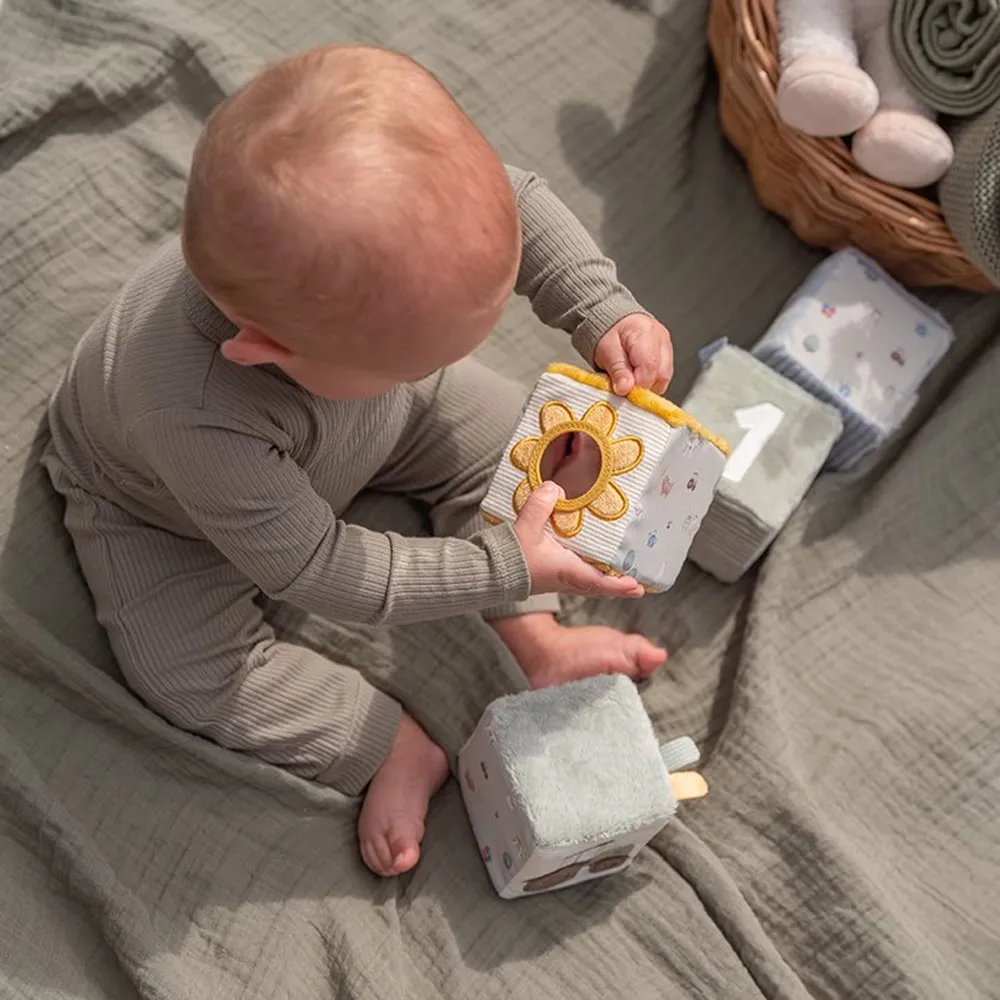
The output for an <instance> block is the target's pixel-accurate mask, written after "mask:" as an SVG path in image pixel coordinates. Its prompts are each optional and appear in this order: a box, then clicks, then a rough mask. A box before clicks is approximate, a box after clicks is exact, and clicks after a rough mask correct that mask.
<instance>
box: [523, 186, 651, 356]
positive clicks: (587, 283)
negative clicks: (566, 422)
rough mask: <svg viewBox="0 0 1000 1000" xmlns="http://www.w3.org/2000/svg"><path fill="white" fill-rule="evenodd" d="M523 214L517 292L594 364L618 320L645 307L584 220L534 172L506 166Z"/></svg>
mask: <svg viewBox="0 0 1000 1000" xmlns="http://www.w3.org/2000/svg"><path fill="white" fill-rule="evenodd" d="M507 172H508V174H509V176H510V179H511V184H512V185H513V187H514V194H515V196H516V198H517V207H518V210H519V212H520V214H521V227H522V232H523V235H522V251H521V254H522V255H521V269H520V273H519V274H518V277H517V288H516V291H517V293H518V294H519V295H525V296H527V297H528V298H529V299H530V300H531V306H532V309H533V310H534V312H535V315H536V316H537V317H538V318H539V319H540V320H541V321H542V322H543V323H545V324H546V326H551V327H553V328H554V329H557V330H565V331H566V332H567V333H569V334H572V336H573V346H574V347H575V348H576V349H577V351H578V352H579V353H580V355H581V356H582V357H583V358H584V359H585V360H586V361H587V362H588V364H593V361H594V350H595V349H596V347H597V344H598V341H600V339H601V337H603V336H604V334H605V333H607V331H608V330H609V329H610V328H611V327H612V326H614V325H615V323H617V322H618V321H619V320H620V319H623V318H624V317H625V316H628V315H631V314H632V313H637V312H644V311H645V310H644V309H643V308H642V306H640V305H639V303H638V302H636V300H635V299H634V298H633V296H632V293H631V292H630V291H629V290H628V289H627V288H626V287H625V286H624V285H623V284H622V283H621V282H620V281H619V280H618V270H617V268H616V267H615V264H614V262H613V261H611V260H609V259H608V258H607V257H605V256H604V254H603V253H601V251H600V249H599V248H598V246H597V244H596V243H595V242H594V239H593V237H592V236H591V235H590V233H588V232H587V230H586V228H585V227H584V225H583V223H581V222H580V220H579V219H578V218H577V217H576V216H575V215H574V214H573V213H572V212H571V211H570V210H569V209H568V208H567V207H566V206H565V205H564V204H563V203H562V202H561V201H560V200H559V198H557V197H556V195H555V194H553V192H552V191H551V189H550V188H549V186H548V184H546V182H545V181H544V180H542V178H541V177H539V176H538V175H537V174H532V173H528V172H526V171H524V170H519V169H517V168H516V167H508V168H507Z"/></svg>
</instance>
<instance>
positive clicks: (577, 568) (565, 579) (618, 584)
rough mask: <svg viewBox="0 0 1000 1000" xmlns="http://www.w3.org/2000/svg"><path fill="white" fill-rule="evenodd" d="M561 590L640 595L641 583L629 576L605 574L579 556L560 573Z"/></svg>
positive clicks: (600, 594)
mask: <svg viewBox="0 0 1000 1000" xmlns="http://www.w3.org/2000/svg"><path fill="white" fill-rule="evenodd" d="M560 577H561V579H562V583H563V592H564V593H568V594H579V595H580V596H582V597H642V595H643V594H644V593H645V591H644V590H643V588H642V585H641V584H640V583H638V582H637V581H636V580H633V579H632V578H631V577H630V576H606V575H605V574H604V573H602V572H600V570H597V569H595V568H594V567H593V566H591V565H590V564H589V563H585V562H584V561H583V560H582V559H581V558H580V557H579V556H576V555H574V556H572V560H571V562H570V563H569V565H568V566H567V568H566V569H565V570H563V572H562V573H561V574H560Z"/></svg>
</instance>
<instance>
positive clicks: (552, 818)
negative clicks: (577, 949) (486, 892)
mask: <svg viewBox="0 0 1000 1000" xmlns="http://www.w3.org/2000/svg"><path fill="white" fill-rule="evenodd" d="M698 758H699V753H698V749H697V747H696V746H695V744H694V743H693V742H692V741H691V740H690V739H688V738H687V737H682V738H680V739H676V740H672V741H671V742H669V743H666V744H664V745H662V746H661V745H660V744H659V742H658V741H657V738H656V735H655V733H654V732H653V726H652V724H651V723H650V721H649V716H648V715H647V714H646V711H645V709H644V708H643V705H642V700H641V699H640V697H639V693H638V691H637V690H636V688H635V685H634V684H633V683H632V682H631V681H630V680H628V679H627V678H626V677H623V676H621V675H616V676H609V677H592V678H589V679H587V680H582V681H575V682H573V683H570V684H564V685H562V686H561V687H554V688H546V689H544V690H541V691H531V692H526V693H524V694H518V695H511V696H509V697H506V698H500V699H498V700H497V701H495V702H493V703H492V704H491V705H490V706H489V707H488V708H487V709H486V712H485V713H484V714H483V717H482V719H481V721H480V723H479V725H478V726H477V727H476V730H475V732H474V733H473V734H472V736H471V738H470V739H469V741H468V743H466V745H465V747H464V748H463V749H462V751H461V753H460V754H459V759H458V768H459V780H460V782H461V786H462V796H463V798H464V800H465V806H466V811H467V812H468V814H469V819H470V822H471V824H472V829H473V831H474V833H475V836H476V841H477V843H478V846H479V851H480V854H481V855H482V858H483V863H484V864H485V865H486V870H487V872H488V873H489V876H490V880H491V881H492V882H493V886H494V888H495V889H496V891H497V893H498V894H499V895H500V896H501V897H503V898H504V899H512V898H515V897H519V896H527V895H533V894H535V893H540V892H546V891H549V890H551V889H561V888H565V887H566V886H570V885H574V884H576V883H579V882H585V881H588V880H589V879H594V878H598V877H600V876H602V875H611V874H614V873H617V872H620V871H622V870H624V869H625V868H626V867H627V866H628V865H629V863H630V862H631V861H632V859H633V858H634V857H635V855H636V854H637V853H638V851H639V849H640V848H641V847H642V846H643V845H644V844H646V843H647V842H648V841H649V840H650V839H651V838H652V837H653V836H655V835H656V834H657V833H658V832H659V831H660V830H661V829H662V828H663V827H664V826H665V825H666V823H667V822H668V821H669V820H670V819H671V817H672V816H673V815H674V813H675V811H676V810H677V803H678V801H679V800H683V799H694V798H700V797H701V796H703V795H704V794H705V793H706V792H707V791H708V786H707V784H706V783H705V779H704V778H703V777H702V776H701V775H700V774H698V773H697V772H696V771H690V770H685V769H686V768H689V767H690V766H691V765H693V764H695V763H696V762H697V761H698Z"/></svg>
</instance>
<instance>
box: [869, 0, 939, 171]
mask: <svg viewBox="0 0 1000 1000" xmlns="http://www.w3.org/2000/svg"><path fill="white" fill-rule="evenodd" d="M854 4H855V15H856V21H857V32H858V41H859V43H860V45H861V65H862V66H863V67H864V69H865V70H866V71H867V73H868V74H869V76H870V77H871V78H872V79H873V80H874V81H875V85H876V87H877V88H878V93H879V105H878V110H877V111H876V112H875V114H874V115H872V117H871V118H870V119H869V120H868V122H867V123H866V124H865V125H864V126H863V127H862V128H861V130H860V131H859V132H858V133H857V135H855V137H854V143H853V145H852V147H851V150H852V152H853V154H854V159H855V160H857V162H858V165H859V166H860V167H861V169H862V170H865V171H867V172H868V173H869V174H871V175H872V176H873V177H878V178H879V179H880V180H883V181H888V182H889V183H890V184H896V185H898V186H899V187H905V188H920V187H926V186H927V185H928V184H933V183H934V182H935V181H938V180H940V179H941V177H942V176H944V173H945V171H946V170H947V169H948V168H949V167H950V166H951V161H952V159H953V158H954V155H955V151H954V149H953V147H952V144H951V139H949V138H948V135H947V133H946V132H945V131H944V129H942V128H941V126H940V125H938V124H937V122H936V121H935V115H934V112H933V111H931V109H930V108H928V107H927V105H925V104H924V103H923V102H922V101H920V100H919V99H918V98H917V97H916V96H915V95H914V94H913V92H912V91H911V90H910V88H909V85H908V84H907V83H906V80H905V79H904V77H903V75H902V74H901V73H900V72H899V69H898V68H897V66H896V63H895V60H894V59H893V57H892V51H891V48H890V44H889V28H888V19H889V7H890V0H854Z"/></svg>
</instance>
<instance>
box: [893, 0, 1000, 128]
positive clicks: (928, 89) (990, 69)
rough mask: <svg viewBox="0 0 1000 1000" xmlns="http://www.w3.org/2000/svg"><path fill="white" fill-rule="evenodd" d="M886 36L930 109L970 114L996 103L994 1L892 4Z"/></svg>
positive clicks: (999, 29) (998, 41) (998, 60)
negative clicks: (887, 34) (887, 35)
mask: <svg viewBox="0 0 1000 1000" xmlns="http://www.w3.org/2000/svg"><path fill="white" fill-rule="evenodd" d="M889 38H890V43H891V45H892V51H893V56H894V57H895V59H896V63H897V64H898V66H899V69H900V71H901V72H902V74H903V75H904V76H905V77H906V80H907V82H908V83H909V85H910V86H911V87H912V88H913V90H914V91H916V93H917V94H918V95H919V96H920V97H921V98H922V99H923V100H924V101H925V102H926V103H927V104H928V105H930V107H932V108H933V109H934V110H935V111H938V112H941V113H942V114H947V115H957V116H963V117H964V116H966V115H975V114H979V113H980V112H981V111H984V110H985V109H986V108H988V107H989V106H990V105H991V104H993V103H994V102H995V101H997V100H998V99H1000V0H894V2H893V5H892V13H891V16H890V30H889Z"/></svg>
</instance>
